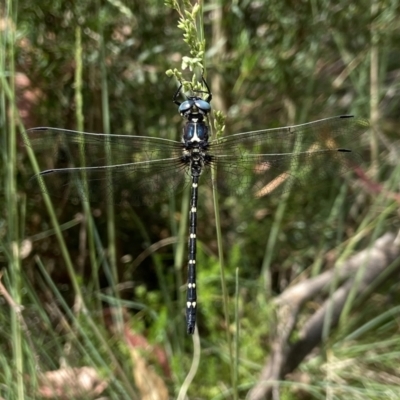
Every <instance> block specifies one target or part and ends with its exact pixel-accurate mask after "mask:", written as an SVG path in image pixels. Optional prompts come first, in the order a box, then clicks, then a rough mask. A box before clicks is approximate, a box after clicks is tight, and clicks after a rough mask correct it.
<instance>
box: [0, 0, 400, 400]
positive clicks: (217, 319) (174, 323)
mask: <svg viewBox="0 0 400 400" xmlns="http://www.w3.org/2000/svg"><path fill="white" fill-rule="evenodd" d="M165 5H166V6H165V7H161V6H160V2H159V1H146V2H141V1H137V2H124V1H119V0H110V1H107V2H93V1H91V0H86V1H79V2H68V1H67V2H66V1H51V2H35V3H34V4H31V3H28V2H18V4H13V2H11V1H9V2H7V7H5V6H2V8H1V10H2V11H4V15H5V20H7V21H9V24H8V25H6V27H2V28H1V29H3V33H4V34H3V35H0V36H1V38H0V46H1V49H0V54H1V57H0V68H1V71H0V79H1V80H0V87H1V88H2V90H1V93H0V95H1V102H0V108H1V111H0V125H1V127H2V134H1V146H0V147H1V151H2V158H1V161H0V163H1V168H0V170H1V173H2V179H1V181H2V182H4V185H3V184H2V186H1V197H0V202H1V203H0V204H1V206H2V207H1V208H2V214H1V217H0V239H1V242H0V244H1V256H2V258H1V260H2V263H3V264H4V268H3V270H2V273H3V275H2V277H1V283H2V284H3V285H4V288H5V289H6V292H4V291H1V293H2V294H3V297H2V299H3V303H2V307H1V310H0V326H1V330H0V354H1V355H0V397H4V398H7V399H8V398H9V399H14V398H15V399H29V398H40V397H38V395H37V392H38V387H40V383H39V379H38V378H39V376H40V374H39V373H42V372H46V371H51V370H58V369H59V368H60V367H61V366H63V365H67V366H71V367H80V366H91V367H93V368H95V369H96V370H97V371H100V375H101V377H102V378H104V379H107V380H109V382H110V385H109V387H108V389H107V390H106V394H105V396H108V397H109V398H112V399H114V398H115V399H121V398H126V399H128V398H129V399H131V398H141V396H142V392H141V390H140V388H139V387H138V386H139V385H138V384H137V382H134V381H133V378H132V374H133V371H135V365H137V363H138V362H136V364H135V362H134V361H133V358H132V347H131V346H130V344H129V342H128V341H127V340H126V335H128V334H129V335H132V336H133V337H134V338H136V339H137V340H139V339H141V338H142V337H143V338H146V340H148V341H149V342H151V343H150V345H156V344H157V345H159V346H160V347H161V348H162V349H163V353H162V354H163V356H164V358H165V360H166V361H165V363H166V364H167V365H168V367H169V369H170V372H169V373H168V372H166V371H165V370H164V367H165V365H164V364H163V363H162V362H161V361H160V358H162V357H161V356H160V358H157V356H156V354H158V355H159V353H157V351H155V350H153V351H150V352H149V353H150V354H149V355H147V356H146V355H145V356H143V358H144V359H146V362H148V364H149V365H155V366H156V370H157V371H158V373H159V375H160V376H161V377H162V381H163V382H164V383H165V384H166V385H167V387H168V389H169V395H170V397H171V398H172V397H178V393H179V391H180V390H181V389H182V388H183V387H185V385H184V384H183V383H184V380H185V378H186V376H187V374H188V371H189V370H190V368H191V366H192V363H193V368H194V369H195V370H196V360H197V359H196V357H197V353H196V351H199V352H200V363H199V365H198V367H197V370H196V372H197V373H196V374H195V375H194V378H193V379H192V381H191V382H190V385H189V389H188V392H187V393H188V396H189V398H204V399H206V398H207V399H208V398H239V397H240V398H244V397H245V396H246V393H247V391H248V390H249V389H250V388H251V387H253V386H254V384H255V383H256V380H257V376H258V375H259V373H260V370H261V369H262V367H263V366H264V363H265V360H266V358H267V357H268V355H269V354H270V352H271V351H272V350H273V349H272V348H271V343H272V339H273V338H274V335H276V329H277V326H278V323H279V315H277V305H276V304H275V303H274V299H275V298H276V297H277V296H279V294H281V293H283V292H284V291H285V290H286V289H287V288H288V287H290V286H291V285H295V284H296V283H298V282H299V281H303V280H307V279H310V278H312V277H318V276H320V275H321V274H322V273H323V272H326V271H330V270H332V269H333V268H337V264H336V261H337V260H340V259H346V258H348V257H349V256H350V255H351V254H353V253H357V252H358V251H360V250H362V249H365V248H368V246H371V244H372V243H373V242H374V240H375V239H376V238H377V237H379V236H380V235H381V234H382V233H384V232H387V231H391V230H394V229H398V228H399V221H398V211H397V210H398V207H397V203H396V201H398V200H397V198H396V193H397V192H398V182H399V168H398V150H399V149H398V144H397V139H398V134H397V132H398V131H399V127H400V121H399V114H398V110H399V107H400V104H399V102H400V101H399V99H400V97H399V96H398V93H399V84H398V79H397V77H398V70H399V62H400V57H399V55H400V47H399V43H400V37H399V30H398V14H399V10H398V5H397V3H396V2H393V1H389V0H382V1H376V2H373V4H372V6H371V2H366V1H361V2H357V3H354V4H349V3H348V2H344V1H339V2H327V1H325V0H321V1H313V2H308V1H297V2H293V1H281V2H260V1H259V2H255V1H241V2H227V1H222V2H218V3H212V2H209V3H207V2H206V3H203V2H200V3H196V2H193V4H192V2H189V1H187V0H185V1H177V0H168V1H165ZM11 6H13V7H16V8H14V9H12V8H11ZM77 32H80V34H78V33H77ZM79 35H80V36H79ZM79 37H80V40H79ZM374 46H375V47H374ZM374 51H375V52H376V51H377V57H378V59H377V60H374V59H373V54H375V53H374ZM80 53H81V56H79V54H80ZM374 63H375V64H374ZM373 65H375V66H377V69H378V72H377V75H376V76H375V78H376V85H377V87H378V89H377V90H376V91H375V92H374V91H373V90H374V88H373V79H372V78H371V76H372V74H373V68H371V66H373ZM80 66H81V67H82V72H81V73H80V74H81V75H80V76H79V77H78V78H80V80H79V79H77V75H79V72H77V71H78V70H79V67H80ZM165 71H167V77H166V72H165ZM202 73H204V76H205V77H207V82H209V83H210V85H211V89H212V91H213V96H214V97H213V103H212V104H213V106H214V112H213V115H212V120H211V121H210V127H212V128H213V131H214V132H213V134H214V135H216V137H220V136H222V135H230V134H234V133H238V132H243V131H246V130H256V129H263V128H267V127H271V128H273V127H277V126H282V125H288V124H291V123H301V122H304V121H311V120H314V119H319V118H323V117H327V116H330V115H337V114H350V113H354V114H356V115H359V116H364V117H368V116H370V115H371V114H372V115H374V112H375V114H376V112H377V113H378V115H379V124H376V121H375V122H374V124H375V125H374V127H375V131H376V132H377V133H379V135H377V136H376V139H375V137H374V135H373V133H371V134H370V136H368V137H365V138H363V141H362V142H360V143H354V146H356V147H357V151H358V152H359V153H360V155H361V156H362V157H363V159H364V160H365V164H363V165H362V166H361V167H362V169H363V171H365V172H366V176H369V178H368V179H371V181H373V184H372V186H371V185H368V180H366V179H364V178H358V179H354V178H353V179H351V178H350V177H338V179H337V180H334V181H332V183H331V186H330V187H328V188H324V189H321V190H317V191H314V190H311V189H310V190H307V189H305V190H304V191H301V192H298V191H295V192H291V193H289V194H288V195H287V196H282V197H278V198H277V197H274V196H273V195H272V196H269V197H268V198H260V199H255V198H253V199H252V198H250V197H246V198H244V196H243V199H242V198H237V197H230V196H225V195H224V194H223V193H221V194H220V198H219V202H218V203H219V211H218V213H217V214H218V216H219V220H218V218H217V219H216V216H215V209H214V204H213V194H212V192H211V190H210V188H208V187H204V188H202V189H201V197H200V201H199V208H200V210H199V222H198V235H197V236H198V238H199V241H200V245H199V250H198V278H199V279H198V289H199V308H198V310H199V311H198V324H199V334H200V343H198V342H196V340H197V339H196V338H194V339H193V338H192V337H188V336H187V335H185V328H184V315H183V310H184V290H185V288H184V285H183V282H184V281H185V276H186V272H185V268H186V262H184V261H182V260H181V259H180V257H179V253H180V249H183V250H182V252H183V251H184V249H185V242H186V235H185V233H184V231H185V229H186V226H187V211H186V210H185V208H184V207H185V204H187V203H186V199H185V194H184V193H183V194H182V193H177V196H176V197H174V198H173V199H170V200H168V201H165V202H164V203H160V204H155V205H154V206H151V207H148V208H142V209H122V210H120V209H116V211H115V222H113V223H112V225H113V229H114V236H115V240H112V239H111V238H110V228H109V224H110V220H111V221H112V217H111V216H110V212H109V209H107V208H102V207H93V208H92V209H91V210H88V209H86V210H85V209H82V207H81V206H80V205H77V204H73V203H71V202H68V201H66V202H60V203H57V202H54V203H53V210H54V212H53V214H52V211H51V208H50V206H49V204H48V203H47V201H46V200H43V199H42V198H41V197H38V196H33V195H32V192H31V191H30V182H29V178H30V177H31V176H32V174H33V172H34V169H35V167H34V164H33V162H32V159H31V158H30V157H29V155H28V154H27V151H26V149H24V148H23V146H22V140H21V138H20V137H19V136H16V134H15V133H16V131H17V129H18V130H20V131H21V132H20V133H21V134H22V131H23V129H22V126H23V125H25V127H27V128H28V127H32V126H40V125H41V126H43V125H44V126H57V127H62V128H70V129H76V128H77V127H78V125H79V124H81V123H82V124H83V125H84V129H85V131H92V132H101V131H105V130H106V129H107V126H110V127H111V131H112V132H113V133H119V134H135V135H148V136H156V137H163V138H171V139H176V140H179V138H180V132H181V125H182V121H181V118H180V116H179V115H178V114H177V112H176V107H175V106H174V105H173V103H172V96H173V93H174V91H175V90H176V87H177V85H179V84H180V83H182V84H183V86H184V89H185V91H188V92H190V91H192V90H201V88H202V82H201V80H200V77H201V74H202ZM190 74H191V75H190ZM171 78H172V79H171ZM79 82H81V83H79ZM374 93H377V99H376V101H377V105H378V106H377V110H375V111H374V110H372V111H371V109H370V107H371V108H372V107H373V106H372V104H373V101H371V99H372V98H373V95H374ZM80 98H81V99H82V103H81V104H80V101H79V99H80ZM373 111H374V112H373ZM80 115H81V116H83V118H81V117H80ZM374 140H376V141H377V145H376V150H372V153H374V152H375V154H376V155H375V156H372V160H373V163H372V164H373V168H369V167H370V166H371V163H370V159H371V151H370V149H371V148H372V149H373V148H374ZM271 150H272V151H273V149H271ZM38 161H39V163H40V167H41V168H42V169H43V168H45V167H46V165H47V162H48V160H46V159H45V158H43V157H40V155H38ZM312 178H313V177H312V176H310V181H312ZM375 182H380V183H382V184H385V185H386V186H385V191H383V190H382V189H381V188H380V187H378V185H377V184H374V183H375ZM181 201H182V203H181ZM181 204H182V206H180V205H181ZM52 215H53V216H52ZM89 221H91V222H89ZM91 224H92V225H91ZM216 226H217V228H218V227H219V228H220V229H221V231H222V235H221V238H220V239H219V240H220V243H219V244H220V245H221V247H222V249H223V252H222V254H218V247H219V246H218V242H217V240H216V236H217V235H216ZM179 235H180V237H179V240H180V241H178V242H177V239H176V237H177V236H179ZM171 238H172V239H171ZM182 243H183V245H182ZM24 246H25V247H24ZM24 252H25V253H24ZM113 253H114V254H115V259H114V261H113V257H112V254H113ZM223 258H225V262H224V265H225V266H224V271H225V275H226V278H225V282H224V283H223V285H224V289H225V291H226V298H224V296H223V294H222V290H221V283H220V282H221V281H220V266H221V265H222V262H223ZM237 270H238V280H237V281H236V278H235V275H236V271H237ZM332 285H334V284H332ZM237 287H238V290H237ZM330 290H332V291H333V290H334V287H333V286H332V287H331V288H326V291H325V292H324V293H320V294H318V295H317V296H315V297H314V298H313V300H312V301H308V302H307V304H306V305H305V306H304V307H303V309H302V310H301V313H300V314H299V316H298V321H297V322H298V327H297V328H296V329H295V330H294V332H293V334H292V336H291V338H290V340H291V342H295V341H296V340H297V339H298V338H299V335H300V334H299V330H300V329H301V327H302V326H304V324H305V323H306V322H307V321H308V320H309V319H310V317H311V316H313V315H314V314H315V311H316V310H317V309H319V307H321V304H322V303H323V300H324V298H325V297H326V296H327V295H328V294H329V291H330ZM5 293H7V294H8V296H7V295H6V294H5ZM397 293H399V290H398V283H397V280H395V279H393V280H392V281H391V280H387V281H385V284H384V285H382V286H381V287H379V288H378V289H376V290H374V292H373V293H372V294H371V295H370V296H369V297H368V298H366V299H365V302H364V303H363V304H358V303H357V301H358V300H359V299H352V300H351V301H350V304H348V309H347V310H346V311H345V312H344V313H343V316H342V319H341V320H340V324H339V326H338V327H337V328H335V329H332V330H329V329H328V332H327V334H326V338H325V339H324V341H323V343H322V344H321V348H320V349H318V350H315V352H314V353H312V354H310V357H309V359H307V360H306V361H304V362H303V363H302V364H301V365H300V367H299V368H298V369H297V370H296V371H295V373H294V374H293V375H288V376H285V382H282V383H281V398H287V399H297V398H325V397H328V396H329V397H332V398H333V397H335V398H338V399H340V398H352V399H356V398H360V399H361V398H362V399H365V398H370V399H380V398H398V397H400V396H399V390H398V387H399V385H398V382H397V381H398V373H397V369H398V368H397V365H398V363H399V361H400V360H399V354H400V353H399V349H398V342H399V341H398V340H395V339H393V338H396V336H397V335H398V333H399V332H398V323H397V320H396V319H397V317H396V315H398V310H397V307H398V304H399V298H398V296H397ZM324 296H325V297H324ZM236 302H237V303H236ZM19 305H21V306H22V307H23V308H19ZM109 307H110V308H112V310H113V314H112V318H110V319H108V318H107V315H105V314H106V313H107V312H108V311H107V310H108V309H109ZM224 307H226V312H227V315H224V314H225V310H224ZM382 310H384V312H383V311H382ZM114 312H115V314H114ZM236 321H237V323H238V325H236ZM124 329H125V330H124ZM278 333H279V332H278ZM135 335H137V336H135ZM132 336H129V337H130V338H132ZM192 339H193V340H192ZM200 344H201V348H199V347H198V346H200ZM235 346H237V348H238V349H239V350H238V353H237V354H238V356H236V353H235ZM194 350H195V351H194ZM150 369H151V368H150ZM167 369H168V368H167ZM297 373H298V374H301V376H297V375H296V374H297ZM27 376H30V377H31V379H25V377H27ZM300 382H302V383H300ZM135 385H136V386H135Z"/></svg>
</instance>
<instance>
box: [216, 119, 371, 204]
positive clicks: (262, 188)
mask: <svg viewBox="0 0 400 400" xmlns="http://www.w3.org/2000/svg"><path fill="white" fill-rule="evenodd" d="M368 127H369V124H368V121H366V120H363V119H356V118H352V117H333V118H327V119H325V120H320V121H315V122H311V123H308V124H302V125H297V126H292V127H285V128H278V129H266V130H262V131H254V132H246V133H241V134H237V135H232V136H229V137H226V138H223V139H220V140H219V141H213V142H212V145H211V150H210V153H212V166H214V167H216V168H217V186H218V188H219V189H220V190H222V191H223V192H229V193H232V194H235V195H244V194H245V193H246V191H247V192H248V191H249V190H250V191H253V194H254V195H255V196H257V197H260V196H263V195H267V194H269V193H272V192H274V193H283V192H285V191H288V190H290V189H291V188H293V189H296V188H299V189H300V188H302V189H307V188H308V187H316V186H318V187H324V186H327V185H330V184H331V183H332V180H333V179H334V178H335V177H336V176H338V175H342V174H344V173H345V172H347V171H349V170H351V169H352V165H355V164H360V163H361V162H362V159H361V157H360V156H359V154H357V153H356V152H355V151H354V150H353V149H351V144H352V143H353V146H356V143H357V142H358V143H359V142H360V139H361V135H362V134H363V133H364V132H365V131H366V130H367V129H368Z"/></svg>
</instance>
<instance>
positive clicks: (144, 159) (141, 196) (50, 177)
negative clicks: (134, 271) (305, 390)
mask: <svg viewBox="0 0 400 400" xmlns="http://www.w3.org/2000/svg"><path fill="white" fill-rule="evenodd" d="M28 137H29V141H27V142H26V145H28V146H30V147H32V148H33V149H34V151H35V153H36V154H39V153H40V154H41V156H43V161H44V162H45V164H46V166H47V168H48V169H47V170H44V171H42V172H41V173H40V174H39V175H37V176H35V177H33V178H32V181H31V183H32V186H33V187H34V188H36V189H38V190H39V191H40V192H46V193H49V194H50V195H51V196H55V197H63V198H64V197H65V196H68V197H71V198H72V199H75V201H78V200H83V201H90V202H92V203H100V202H103V201H106V200H111V201H112V202H114V203H116V204H119V203H122V202H129V203H130V204H132V205H140V204H150V203H153V202H156V201H158V200H159V199H161V198H165V197H166V196H168V194H170V193H174V192H175V191H176V190H177V189H178V188H179V186H181V185H182V183H183V181H184V179H185V174H184V170H185V165H183V164H182V162H181V158H180V155H181V152H182V146H181V144H180V143H179V142H175V141H171V140H166V139H161V138H151V137H141V136H125V135H103V134H90V133H82V132H77V131H69V130H63V129H55V128H37V129H34V130H29V131H28Z"/></svg>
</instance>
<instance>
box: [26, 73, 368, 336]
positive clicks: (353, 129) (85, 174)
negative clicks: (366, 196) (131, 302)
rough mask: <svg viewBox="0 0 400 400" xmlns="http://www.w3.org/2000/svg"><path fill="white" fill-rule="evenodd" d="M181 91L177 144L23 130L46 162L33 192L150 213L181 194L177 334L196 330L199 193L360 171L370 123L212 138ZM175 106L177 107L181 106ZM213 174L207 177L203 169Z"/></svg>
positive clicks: (299, 184)
mask: <svg viewBox="0 0 400 400" xmlns="http://www.w3.org/2000/svg"><path fill="white" fill-rule="evenodd" d="M201 82H202V86H203V88H204V90H192V93H190V95H186V94H185V93H184V91H183V85H182V83H181V84H180V85H179V87H178V89H177V91H176V92H175V93H174V96H173V102H174V103H175V104H176V105H177V106H178V112H179V113H180V115H181V116H182V117H183V120H184V126H183V132H182V136H181V140H180V141H176V140H170V139H165V138H161V137H150V136H134V135H118V134H110V135H109V134H100V133H88V132H79V131H73V130H67V129H60V128H51V127H37V128H31V129H29V130H27V134H28V135H27V137H28V139H26V145H27V146H31V147H32V148H33V149H34V150H35V151H38V152H41V151H47V152H50V157H48V163H49V168H48V169H45V170H43V171H41V172H40V173H39V174H38V175H36V176H35V177H34V178H33V180H34V181H36V184H37V186H38V187H39V188H40V191H41V192H45V193H48V194H50V195H53V196H59V197H60V196H61V197H65V196H69V197H71V198H77V199H79V200H80V201H88V202H92V201H93V202H96V201H101V200H102V199H104V198H106V199H112V201H113V202H114V203H116V204H121V205H122V204H130V205H133V206H140V205H151V204H153V203H154V202H157V201H159V200H160V199H162V198H165V197H166V196H170V195H174V194H175V193H176V192H178V191H179V190H180V189H183V188H184V187H185V186H186V185H190V187H191V188H190V212H189V238H188V266H187V294H186V328H187V333H188V334H193V333H194V332H195V327H196V310H197V283H196V248H197V242H196V241H197V237H196V235H197V205H198V190H199V186H201V185H203V184H209V185H213V186H214V187H215V189H216V190H221V191H223V192H225V193H228V194H230V195H237V196H242V195H243V194H249V193H251V194H252V195H253V196H254V197H262V196H265V195H269V194H272V193H274V194H276V195H279V194H282V193H284V192H286V191H290V190H309V188H311V187H312V186H320V185H330V184H331V182H332V179H334V178H336V177H337V176H340V175H343V174H345V173H346V172H348V171H351V170H352V168H353V167H354V166H355V165H359V164H360V163H361V162H362V159H361V157H360V155H359V154H358V153H357V152H355V151H353V150H352V149H351V148H350V147H349V144H351V143H352V142H354V143H359V141H360V139H361V137H362V135H363V134H364V133H365V132H366V131H367V130H368V128H369V122H368V121H367V120H365V119H362V118H355V117H354V116H352V115H341V116H336V117H331V118H326V119H321V120H318V121H314V122H310V123H305V124H300V125H293V126H286V127H280V128H272V129H261V130H255V131H250V132H242V133H236V134H233V135H229V136H223V137H217V138H211V137H210V136H211V135H210V129H209V125H208V124H207V120H208V117H209V116H210V112H211V101H212V93H211V91H210V88H209V86H208V84H207V82H206V80H205V79H204V77H202V81H201ZM180 96H182V97H183V98H184V100H183V101H180V100H179V99H180ZM213 168H215V169H216V174H215V175H214V176H213V177H212V174H211V171H212V169H213Z"/></svg>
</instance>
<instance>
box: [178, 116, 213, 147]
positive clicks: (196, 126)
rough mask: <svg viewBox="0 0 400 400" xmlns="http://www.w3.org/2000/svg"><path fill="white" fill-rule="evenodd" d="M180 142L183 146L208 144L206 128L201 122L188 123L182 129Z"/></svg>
mask: <svg viewBox="0 0 400 400" xmlns="http://www.w3.org/2000/svg"><path fill="white" fill-rule="evenodd" d="M182 142H183V143H184V144H185V146H187V145H189V144H190V143H205V144H206V143H208V126H207V125H206V124H205V123H204V122H203V121H196V122H193V121H188V122H187V123H186V124H185V126H184V128H183V136H182Z"/></svg>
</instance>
